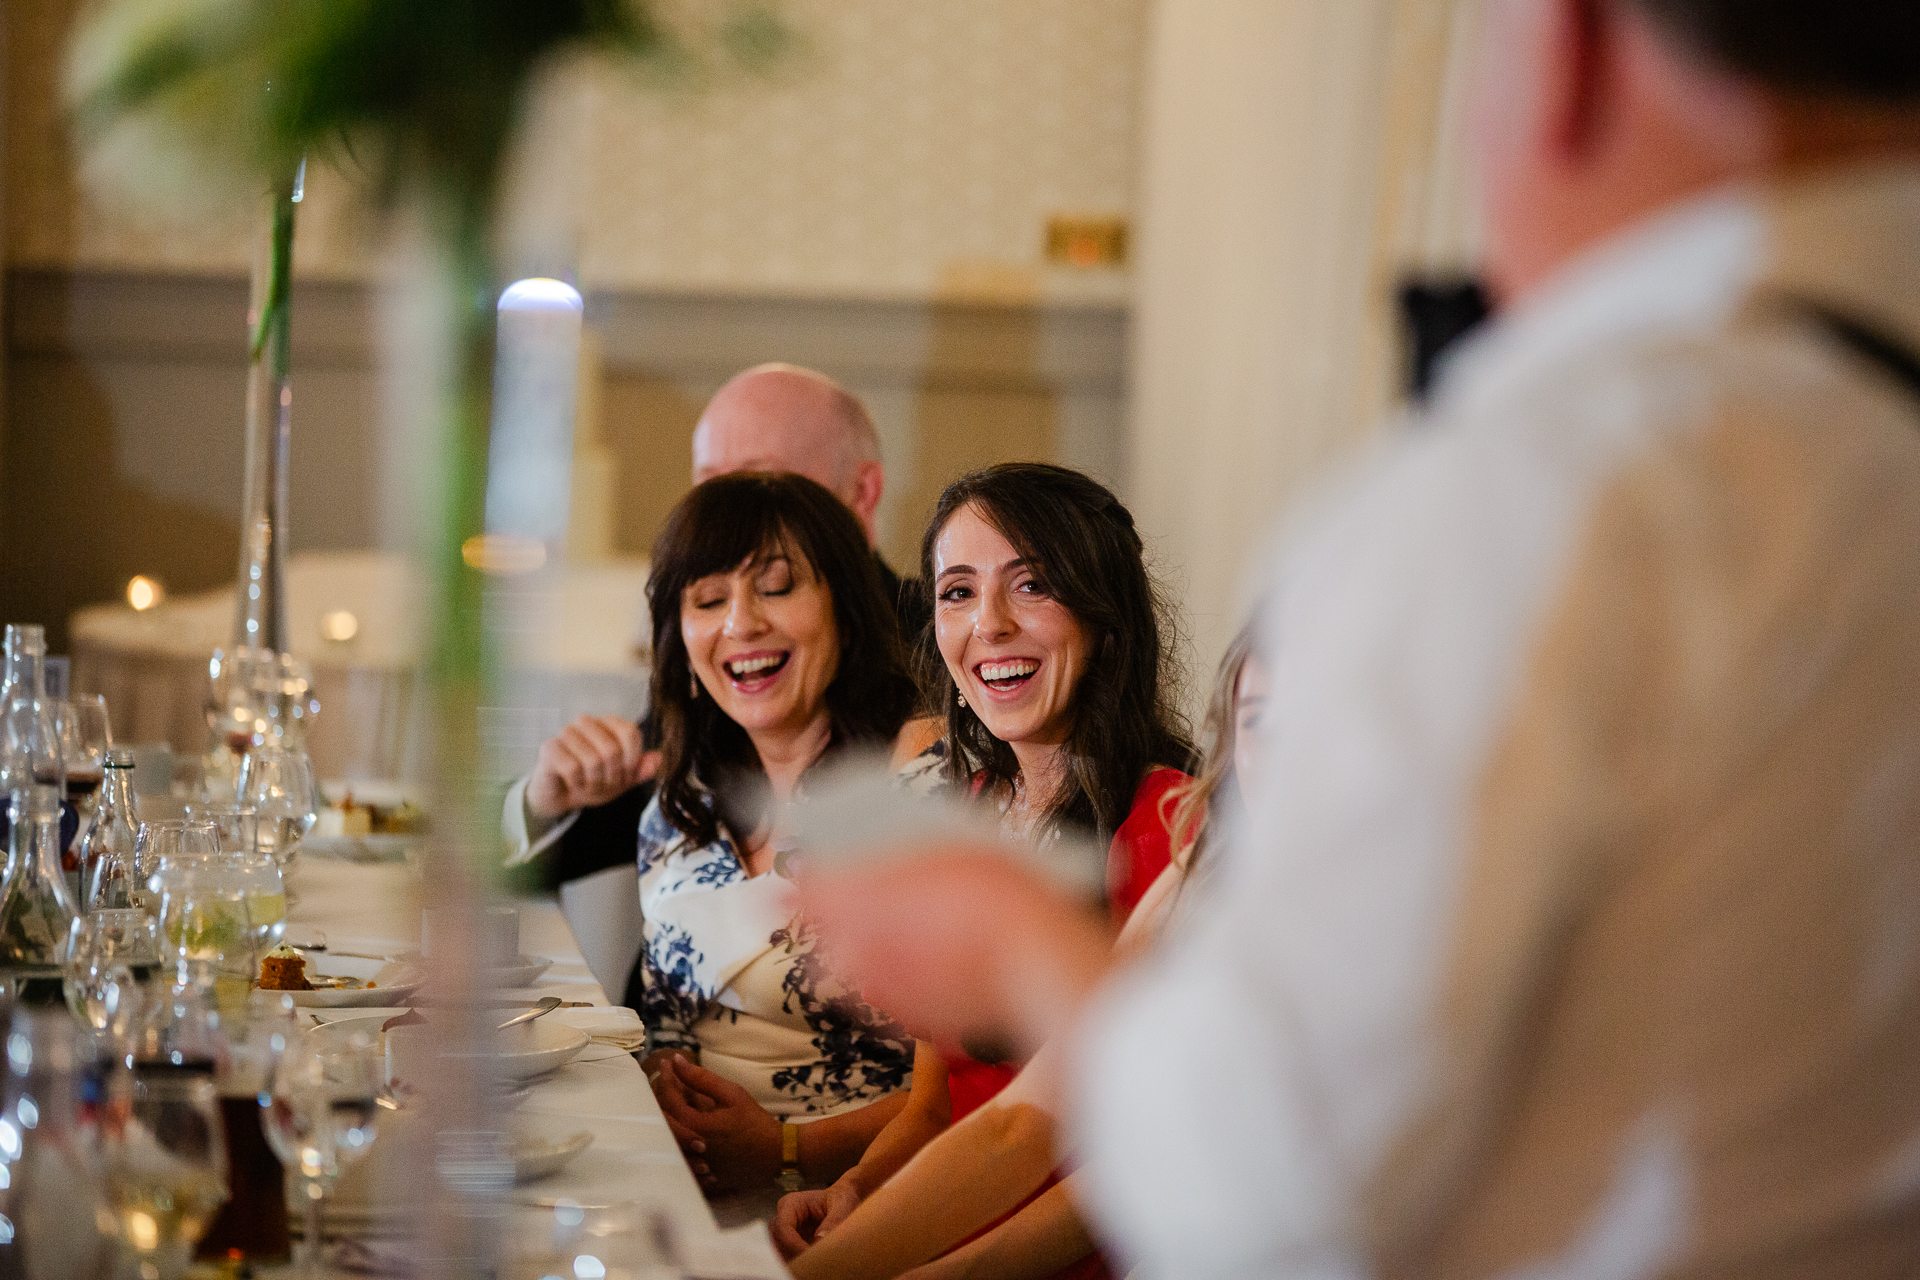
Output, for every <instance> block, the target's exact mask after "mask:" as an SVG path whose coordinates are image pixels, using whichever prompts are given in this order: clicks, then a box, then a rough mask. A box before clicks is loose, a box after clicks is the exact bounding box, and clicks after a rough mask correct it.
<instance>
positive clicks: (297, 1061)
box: [262, 1035, 392, 1278]
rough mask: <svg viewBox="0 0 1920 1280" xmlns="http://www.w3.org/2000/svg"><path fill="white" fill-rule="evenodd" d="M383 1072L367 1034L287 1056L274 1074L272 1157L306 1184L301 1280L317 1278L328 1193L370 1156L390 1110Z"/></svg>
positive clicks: (269, 1124)
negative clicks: (349, 1169) (354, 1165)
mask: <svg viewBox="0 0 1920 1280" xmlns="http://www.w3.org/2000/svg"><path fill="white" fill-rule="evenodd" d="M383 1067H384V1063H383V1062H382V1061H381V1059H380V1058H379V1057H378V1056H376V1055H375V1053H374V1051H373V1042H372V1041H371V1040H370V1039H369V1038H368V1037H367V1036H365V1035H355V1036H354V1037H353V1038H352V1039H351V1040H349V1041H348V1042H347V1043H346V1044H345V1045H344V1046H341V1047H329V1048H326V1049H322V1050H319V1051H309V1052H294V1051H292V1050H289V1051H288V1053H287V1055H286V1056H285V1057H283V1058H281V1059H280V1061H279V1063H278V1064H277V1065H276V1066H275V1067H274V1070H273V1082H272V1086H271V1089H270V1091H269V1094H268V1097H267V1098H265V1099H263V1100H262V1105H263V1106H265V1107H266V1109H267V1110H266V1116H265V1120H266V1124H265V1129H266V1133H267V1141H268V1143H269V1144H271V1145H272V1147H273V1150H274V1153H275V1154H276V1155H278V1156H279V1157H280V1161H281V1163H282V1164H284V1165H285V1166H286V1167H287V1168H288V1169H290V1170H291V1171H293V1172H294V1173H295V1174H297V1175H298V1176H299V1178H300V1181H301V1184H302V1186H301V1190H302V1192H303V1195H302V1197H301V1200H302V1203H303V1205H304V1207H305V1210H306V1213H305V1217H306V1230H305V1235H306V1243H305V1245H304V1246H303V1247H302V1249H301V1251H300V1254H301V1262H300V1274H301V1275H302V1276H304V1277H309V1278H311V1277H317V1276H318V1275H319V1274H320V1257H321V1254H322V1252H323V1249H324V1240H325V1236H324V1234H323V1231H324V1228H323V1224H322V1221H321V1219H322V1209H323V1207H324V1202H325V1200H326V1197H327V1194H328V1193H329V1192H331V1191H332V1190H333V1186H334V1183H335V1182H337V1181H338V1180H339V1178H340V1174H341V1171H342V1170H344V1169H345V1168H346V1167H347V1166H348V1165H350V1164H352V1163H354V1162H355V1161H357V1160H359V1159H360V1158H361V1157H362V1156H364V1155H366V1153H367V1150H368V1148H369V1147H370V1146H372V1144H373V1139H374V1135H375V1133H376V1131H377V1128H378V1124H379V1119H380V1111H381V1109H382V1108H383V1107H390V1106H391V1105H392V1100H391V1099H390V1098H388V1097H387V1096H386V1094H385V1089H384V1086H383V1084H382V1082H381V1075H382V1073H383Z"/></svg>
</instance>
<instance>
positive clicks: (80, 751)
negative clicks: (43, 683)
mask: <svg viewBox="0 0 1920 1280" xmlns="http://www.w3.org/2000/svg"><path fill="white" fill-rule="evenodd" d="M53 726H54V727H53V731H54V733H55V734H56V735H57V736H58V737H59V739H60V759H61V760H62V762H64V763H65V765H66V769H67V799H68V800H69V801H70V802H71V803H72V804H73V805H74V807H75V808H77V809H79V810H80V812H81V813H82V814H83V815H85V814H90V813H92V812H93V795H94V792H96V791H98V790H99V789H100V783H101V781H102V780H103V779H104V778H105V777H106V776H107V775H106V765H107V748H108V747H111V746H112V745H113V731H112V730H111V729H110V728H109V727H108V724H107V700H106V699H105V698H103V697H101V696H100V695H99V694H97V693H83V694H79V695H76V696H75V697H72V698H69V699H67V700H66V701H64V702H59V703H55V704H54V711H53Z"/></svg>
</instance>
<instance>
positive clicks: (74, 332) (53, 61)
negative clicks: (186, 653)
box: [0, 0, 1147, 643]
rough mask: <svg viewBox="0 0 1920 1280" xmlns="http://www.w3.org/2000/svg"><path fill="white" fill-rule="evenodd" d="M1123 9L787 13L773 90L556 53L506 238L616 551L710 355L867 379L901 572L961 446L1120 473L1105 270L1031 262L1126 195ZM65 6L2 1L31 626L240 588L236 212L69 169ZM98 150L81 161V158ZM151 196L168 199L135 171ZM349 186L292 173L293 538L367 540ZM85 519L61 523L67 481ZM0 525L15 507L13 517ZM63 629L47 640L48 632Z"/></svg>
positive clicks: (361, 310) (1135, 30)
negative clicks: (236, 580) (543, 326)
mask: <svg viewBox="0 0 1920 1280" xmlns="http://www.w3.org/2000/svg"><path fill="white" fill-rule="evenodd" d="M1146 3H1147V0H1049V3H1047V4H1033V3H1031V2H1030V0H969V2H968V3H967V4H965V5H962V6H955V5H952V4H947V3H942V2H940V0H789V3H787V4H786V5H784V6H783V8H784V11H785V12H787V13H788V15H789V16H790V18H791V20H792V22H793V25H794V26H795V27H796V28H797V29H798V30H799V31H800V32H801V33H802V36H803V39H804V44H803V48H802V50H801V52H800V54H799V55H798V56H797V57H795V58H794V59H792V60H791V61H790V62H789V64H788V65H787V66H786V68H785V69H784V70H783V71H782V72H781V73H780V74H779V75H778V76H776V77H775V78H773V79H772V80H770V81H764V82H730V83H720V84H714V85H710V86H708V87H706V88H705V89H704V90H702V91H700V92H697V93H693V92H676V93H672V94H666V95H662V94H660V93H657V92H653V91H650V90H648V89H645V88H643V87H641V86H639V85H638V84H636V83H635V82H634V81H633V80H632V79H631V78H630V77H628V76H626V75H625V74H623V73H616V72H614V71H611V70H609V69H607V68H605V67H598V68H596V67H579V66H576V67H568V68H561V69H558V70H556V71H555V72H554V74H553V75H552V76H551V77H550V78H549V80H548V81H547V82H546V83H545V84H544V85H543V87H542V89H541V91H540V92H539V94H537V95H536V99H535V101H534V104H533V107H532V109H531V113H530V120H529V125H528V129H527V134H526V138H525V141H524V143H523V146H522V148H521V155H520V158H519V159H518V160H517V161H516V168H515V173H516V179H515V181H514V183H513V184H512V186H513V190H512V194H511V196H510V198H509V201H508V217H507V218H506V219H505V222H506V227H505V230H504V232H503V241H504V252H505V255H506V257H507V259H508V261H509V263H510V264H511V265H512V266H514V267H516V268H519V269H529V268H531V269H540V270H545V271H549V272H554V271H569V268H571V271H570V272H569V273H570V274H573V275H574V276H575V278H577V279H578V280H579V281H580V283H581V285H582V288H583V291H585V292H586V293H587V295H588V298H589V304H590V315H589V323H590V324H591V325H593V326H594V327H595V328H596V330H597V331H598V333H599V336H600V339H601V348H602V350H603V352H604V357H605V361H604V365H605V377H606V381H605V386H604V387H603V395H602V397H601V405H602V410H603V418H604V421H603V425H602V434H603V436H604V438H605V440H606V442H607V443H608V445H609V446H611V449H612V451H613V455H614V464H615V471H616V475H615V486H614V487H615V492H616V498H617V509H616V511H615V512H614V528H615V543H616V549H618V550H622V551H629V552H631V551H641V550H644V549H645V548H646V546H647V545H648V544H649V543H650V542H651V540H652V537H653V534H654V532H655V530H656V529H657V528H658V526H659V523H660V520H661V517H662V516H663V515H664V514H665V512H666V510H667V508H668V507H669V506H670V505H671V504H672V502H673V501H675V500H676V499H677V498H678V496H679V494H680V493H681V492H683V491H684V489H685V486H686V483H687V471H688V457H687V437H688V435H689V433H690V431H691V429H692V425H693V421H694V418H695V416H696V415H697V413H698V409H699V406H700V405H701V403H702V402H703V401H704V400H705V398H706V396H707V395H708V394H709V393H710V392H711V391H712V390H713V388H715V387H717V386H718V385H719V383H720V382H721V381H722V380H723V379H724V378H725V377H726V376H727V375H728V374H730V373H732V372H734V371H735V370H737V369H739V368H741V367H744V366H745V365H748V364H752V363H756V362H758V361H762V360H769V359H786V360H793V361H796V362H799V363H806V364H812V365H815V366H817V367H820V368H822V369H825V370H826V371H827V372H829V373H832V374H834V375H835V376H837V377H840V378H841V379H842V380H843V381H846V382H847V383H848V385H850V386H851V387H853V388H854V389H855V390H856V392H858V393H859V394H861V395H862V396H863V397H864V398H865V399H867V400H868V402H869V404H870V407H871V408H872V410H873V412H874V416H875V418H876V421H877V424H878V426H879V428H880V431H881V434H882V440H883V446H884V449H885V453H886V457H887V463H888V480H889V485H888V495H887V500H886V502H885V504H884V505H883V508H882V511H881V516H880V533H881V538H882V545H883V548H884V549H885V550H886V552H887V553H888V555H889V556H890V557H891V558H892V559H893V560H894V561H895V563H896V564H899V565H901V566H902V567H905V566H906V565H907V564H909V563H911V561H912V559H913V557H914V555H915V553H916V551H917V542H918V534H919V529H920V525H921V523H922V522H923V521H924V519H925V514H926V512H927V511H928V510H929V509H930V508H931V505H932V501H933V498H934V496H935V495H937V494H938V492H939V490H940V488H941V487H942V486H943V485H944V484H945V483H946V482H947V481H948V480H949V479H951V478H952V477H953V476H954V475H955V474H957V473H958V472H959V471H960V470H963V469H965V468H966V467H969V466H973V465H978V464H980V463H984V462H990V461H995V460H999V459H1002V458H1010V457H1023V458H1031V457H1041V458H1054V459H1058V460H1061V461H1065V462H1068V463H1070V464H1072V465H1078V466H1082V467H1084V468H1085V469H1087V470H1089V471H1092V472H1094V473H1096V474H1099V475H1101V476H1102V477H1103V478H1106V479H1108V480H1110V481H1113V482H1116V483H1119V482H1122V481H1123V480H1124V477H1123V475H1122V474H1121V472H1122V470H1123V453H1122V450H1123V416H1124V408H1123V397H1124V374H1123V369H1122V367H1121V361H1122V358H1123V350H1124V333H1125V295H1126V287H1127V286H1126V280H1125V277H1124V275H1123V274H1122V273H1120V272H1114V271H1106V272H1096V273H1092V274H1076V273H1071V272H1060V271H1050V270H1048V269H1046V268H1044V267H1043V266H1042V265H1041V246H1042V234H1043V229H1044V222H1045V219H1046V217H1047V215H1048V214H1050V213H1054V212H1071V213H1121V214H1124V213H1125V212H1127V210H1128V208H1129V204H1130V198H1131V192H1132V186H1133V180H1134V175H1133V157H1134V152H1135V145H1134V135H1135V130H1136V105H1137V98H1138V81H1139V71H1140V66H1139V64H1140V40H1141V36H1142V32H1143V29H1144V24H1145V9H1146ZM78 7H79V6H78V0H7V15H8V21H9V23H10V25H11V26H12V27H13V29H14V33H15V39H14V41H13V45H12V49H11V57H10V58H9V68H8V69H9V73H10V83H9V85H8V91H7V97H6V110H5V165H4V173H3V174H0V182H4V185H5V189H6V192H7V200H6V202H5V229H6V237H5V239H6V255H7V266H8V269H9V274H8V276H7V292H8V296H9V300H10V301H24V302H25V304H26V310H25V311H24V312H21V311H20V310H19V309H18V308H15V309H14V310H15V314H14V315H13V316H11V317H10V319H9V323H8V327H7V342H6V347H7V349H8V351H9V352H10V353H11V354H12V357H13V360H14V365H15V369H16V371H17V375H18V376H16V377H15V378H14V379H13V380H12V381H11V383H10V385H8V387H7V389H6V395H5V404H6V407H7V412H8V415H9V418H10V421H11V424H12V425H11V427H10V428H9V430H8V432H7V434H6V436H5V438H4V441H0V451H4V453H3V455H0V456H6V457H7V458H8V459H9V460H10V463H11V462H13V461H14V460H17V464H18V465H10V467H9V470H8V472H7V473H5V474H3V475H0V556H4V558H5V560H6V562H7V563H8V564H9V565H10V566H17V567H18V571H16V572H13V573H10V574H8V575H5V577H4V579H0V608H4V609H5V610H6V611H7V612H8V614H9V616H13V615H14V614H18V615H20V616H23V617H28V616H31V617H40V618H44V619H46V620H47V621H48V622H50V623H52V624H53V626H54V630H55V635H56V637H57V636H58V634H59V630H60V619H61V618H62V617H63V616H64V613H65V611H66V610H68V609H70V608H72V607H73V606H75V605H78V604H81V603H87V602H90V601H92V600H96V599H100V598H103V597H107V596H111V595H113V594H115V593H117V592H118V590H119V589H120V587H121V586H122V585H123V584H124V583H125V580H126V578H127V577H128V576H129V575H130V574H131V573H133V572H136V571H143V572H158V573H160V574H162V575H163V576H164V577H165V578H166V579H167V580H168V582H169V585H170V586H171V587H172V588H173V589H175V590H188V589H194V588H198V587H203V586H207V585H212V584H214V583H217V582H220V581H223V580H225V579H226V578H227V577H229V576H230V575H231V573H232V565H233V559H234V554H235V546H236V538H237V532H236V521H237V516H238V510H237V508H238V505H239V496H240V495H239V486H240V463H239V454H240V438H241V437H240V415H241V396H242V386H243V382H242V378H243V370H244V365H243V363H242V352H241V332H242V328H243V316H244V289H243V288H242V285H241V280H242V278H243V276H244V273H245V271H246V270H247V267H248V264H249V261H250V256H251V252H252V247H253V246H252V239H253V231H254V227H253V210H252V209H251V208H250V207H248V206H249V204H250V201H249V200H247V199H245V198H243V197H242V198H236V197H235V195H234V193H233V192H231V191H229V190H226V189H223V188H221V187H219V186H217V185H212V184H202V183H197V182H196V181H194V180H193V179H192V178H190V177H188V176H184V175H186V174H187V171H186V170H185V169H184V168H183V167H181V166H178V165H174V164H165V163H163V164H158V165H156V164H154V163H153V162H152V157H151V154H150V153H146V152H142V151H140V150H139V149H131V150H130V149H126V148H124V147H123V148H122V149H121V150H118V151H115V150H112V149H109V150H108V151H107V152H105V153H103V154H95V155H93V156H92V157H91V158H89V159H85V160H82V159H81V158H80V157H79V156H78V155H77V154H76V151H75V148H74V146H73V144H72V142H71V140H70V139H69V138H68V137H67V134H66V131H65V129H64V126H63V123H62V119H61V116H60V109H59V86H58V68H59V63H60V57H61V49H62V43H63V39H64V33H65V31H66V29H67V27H68V24H69V23H70V21H71V15H72V13H73V12H74V10H75V9H76V8H78ZM103 156H104V158H103ZM143 191H146V192H151V191H162V192H165V193H166V194H167V195H168V196H169V197H170V198H172V199H174V200H176V201H178V202H179V203H178V204H176V205H174V206H172V207H163V206H161V205H159V204H157V203H156V202H155V201H153V200H152V199H150V198H143V196H142V192H143ZM350 195H351V190H350V186H349V183H348V181H347V180H346V179H345V178H343V177H342V176H341V175H340V174H339V173H337V172H334V171H332V170H330V169H328V168H327V167H325V166H323V165H314V166H311V167H310V170H309V181H308V197H307V201H306V203H305V205H303V207H302V211H301V225H300V232H299V240H298V243H297V246H296V254H295V269H296V276H297V278H298V280H299V282H300V283H298V284H297V285H296V289H295V308H296V309H295V318H294V345H295V355H294V378H295V384H294V385H295V397H296V399H295V432H294V463H293V475H294V482H295V500H294V509H293V513H292V520H291V524H292V542H293V546H294V547H295V549H314V548H327V547H356V546H369V545H376V544H377V543H378V541H379V539H380V537H381V534H380V532H379V530H380V528H381V518H380V515H379V512H378V511H377V510H376V509H375V508H376V506H377V504H378V501H379V498H378V491H379V488H380V486H379V479H380V477H379V476H378V475H377V474H376V472H377V468H378V463H377V461H376V459H377V457H378V456H379V452H380V450H379V446H378V444H377V441H376V440H375V439H374V433H375V426H374V419H375V417H376V415H377V413H378V406H379V395H378V390H377V386H376V384H375V381H374V378H373V364H372V360H373V357H372V353H371V350H370V348H369V346H368V342H367V336H366V335H367V333H368V332H369V331H370V329H371V325H370V321H369V319H368V315H369V310H370V308H369V302H368V298H367V296H366V292H365V288H364V286H365V285H366V284H367V283H369V282H372V281H375V280H379V279H383V278H385V276H386V275H387V270H386V259H385V256H384V255H385V254H386V252H387V250H386V249H385V248H384V246H383V240H382V237H381V235H380V234H379V232H378V230H377V228H375V227H374V226H373V225H372V224H371V222H370V221H369V220H368V219H367V218H366V217H365V216H364V215H362V214H359V213H356V212H355V211H354V210H353V209H352V208H351V206H350V199H349V197H350ZM83 489H84V490H87V491H89V492H90V493H91V494H94V495H98V496H99V499H100V501H99V503H98V504H97V509H96V510H95V511H94V512H93V513H92V514H91V515H90V517H89V519H88V520H87V522H86V526H85V529H84V530H82V531H80V532H79V533H77V534H74V535H71V536H69V535H67V534H62V533H57V532H56V529H58V528H59V526H60V523H61V521H62V520H63V519H64V518H65V515H64V513H65V512H67V511H68V510H70V509H71V502H72V496H73V494H74V493H75V492H77V491H81V490H83ZM8 513H11V514H8ZM56 643H57V640H56Z"/></svg>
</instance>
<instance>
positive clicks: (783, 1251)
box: [773, 1178, 862, 1262]
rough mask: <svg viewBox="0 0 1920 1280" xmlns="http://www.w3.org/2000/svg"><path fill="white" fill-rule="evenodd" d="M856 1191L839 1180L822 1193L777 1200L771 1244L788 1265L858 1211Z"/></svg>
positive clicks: (845, 1180) (793, 1194)
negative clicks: (775, 1246) (778, 1202)
mask: <svg viewBox="0 0 1920 1280" xmlns="http://www.w3.org/2000/svg"><path fill="white" fill-rule="evenodd" d="M861 1199H862V1196H861V1194H860V1189H859V1188H858V1187H856V1186H854V1185H853V1181H852V1179H850V1178H840V1179H838V1180H837V1181H835V1182H834V1184H833V1185H832V1186H830V1187H828V1188H827V1189H826V1190H825V1191H794V1192H789V1193H788V1194H786V1195H784V1196H781V1197H780V1204H779V1205H778V1207H776V1208H775V1209H774V1213H773V1242H774V1244H776V1245H778V1246H779V1248H780V1255H781V1256H782V1257H784V1258H786V1259H787V1260H788V1261H789V1262H791V1261H792V1260H793V1259H795V1258H797V1257H799V1256H800V1255H801V1254H803V1253H805V1252H806V1251H807V1249H808V1248H810V1247H811V1246H813V1245H815V1244H818V1243H819V1242H820V1241H821V1239H822V1238H824V1237H825V1236H826V1234H827V1233H828V1232H829V1231H831V1230H833V1229H834V1228H835V1227H837V1226H839V1225H840V1224H841V1223H842V1222H845V1221H846V1220H847V1215H848V1214H850V1213H852V1212H853V1211H854V1210H855V1209H858V1208H859V1207H860V1201H861Z"/></svg>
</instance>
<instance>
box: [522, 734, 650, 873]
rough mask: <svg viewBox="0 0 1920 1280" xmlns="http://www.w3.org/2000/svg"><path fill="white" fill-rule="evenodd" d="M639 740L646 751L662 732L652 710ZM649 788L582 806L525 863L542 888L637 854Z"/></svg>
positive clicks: (621, 861)
mask: <svg viewBox="0 0 1920 1280" xmlns="http://www.w3.org/2000/svg"><path fill="white" fill-rule="evenodd" d="M640 740H641V741H642V742H643V743H645V744H646V747H647V749H648V750H650V751H651V750H654V749H655V748H657V747H658V746H659V745H660V734H659V731H658V729H657V728H656V727H655V725H654V723H653V717H652V716H651V715H649V716H647V717H646V718H645V719H643V720H641V721H640ZM653 790H654V787H653V784H652V783H651V782H643V783H641V784H640V785H639V786H637V787H633V788H631V789H630V790H627V791H624V792H622V793H621V794H619V795H617V796H615V797H614V798H613V799H611V800H609V801H607V802H606V803H605V804H600V805H594V806H593V807H592V808H590V809H582V810H581V811H580V816H579V817H578V818H576V819H574V822H573V825H572V826H570V827H568V828H567V829H566V830H565V831H563V832H561V833H560V838H559V839H558V840H556V841H554V843H553V847H552V848H551V849H548V850H547V851H546V853H545V855H544V856H542V857H539V858H536V859H534V860H533V862H532V863H531V864H529V866H530V868H533V869H537V873H538V875H539V877H540V887H541V888H542V889H545V890H547V891H549V892H551V891H553V890H555V889H558V888H559V887H560V886H561V885H562V884H564V883H566V882H567V881H569V880H578V879H579V878H580V877H581V876H590V875H592V874H593V873H594V872H596V871H605V870H606V869H607V868H608V867H617V866H619V865H621V864H622V863H627V862H632V861H633V860H634V859H635V858H637V857H639V856H640V815H641V814H642V813H644V812H645V811H646V808H647V802H648V801H650V800H652V799H653Z"/></svg>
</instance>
